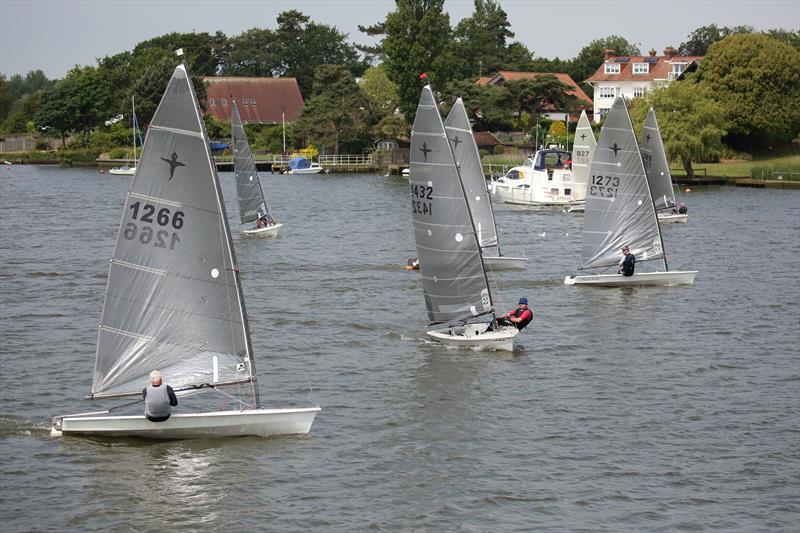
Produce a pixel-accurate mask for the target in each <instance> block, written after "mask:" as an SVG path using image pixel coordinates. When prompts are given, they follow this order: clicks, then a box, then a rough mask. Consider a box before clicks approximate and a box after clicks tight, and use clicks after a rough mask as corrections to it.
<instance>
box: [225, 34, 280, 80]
mask: <svg viewBox="0 0 800 533" xmlns="http://www.w3.org/2000/svg"><path fill="white" fill-rule="evenodd" d="M278 48H279V42H278V37H277V36H276V35H275V32H274V31H272V30H264V29H260V28H252V29H249V30H247V31H244V32H242V33H241V34H240V35H237V36H235V37H231V38H230V39H228V44H227V53H226V60H225V64H224V65H223V67H222V73H223V75H225V76H264V77H270V76H273V75H276V74H278V72H279V70H280V68H281V62H280V57H281V54H280V50H279V49H278Z"/></svg>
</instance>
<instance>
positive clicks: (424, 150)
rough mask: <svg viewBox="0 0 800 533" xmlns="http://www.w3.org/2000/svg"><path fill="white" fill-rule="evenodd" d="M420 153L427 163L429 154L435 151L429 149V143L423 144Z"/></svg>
mask: <svg viewBox="0 0 800 533" xmlns="http://www.w3.org/2000/svg"><path fill="white" fill-rule="evenodd" d="M419 151H420V152H422V157H424V158H425V161H427V160H428V154H429V153H430V152H433V150H431V149H430V148H428V143H422V148H420V149H419Z"/></svg>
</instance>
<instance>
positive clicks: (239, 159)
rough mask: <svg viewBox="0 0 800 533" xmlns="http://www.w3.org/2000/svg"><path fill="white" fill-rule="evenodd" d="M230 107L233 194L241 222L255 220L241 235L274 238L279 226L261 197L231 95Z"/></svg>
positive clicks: (264, 198) (251, 154)
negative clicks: (231, 103)
mask: <svg viewBox="0 0 800 533" xmlns="http://www.w3.org/2000/svg"><path fill="white" fill-rule="evenodd" d="M231 102H233V107H232V108H231V136H232V142H231V145H232V146H233V172H234V174H236V195H237V197H238V198H239V219H240V220H241V221H242V224H249V223H252V222H256V221H263V220H264V219H265V218H266V223H265V224H263V225H262V222H259V223H258V226H257V227H255V228H251V229H246V230H243V231H242V233H243V234H244V235H258V236H261V237H274V236H276V235H277V234H278V230H279V229H280V228H281V226H283V224H279V223H277V222H275V220H274V219H273V218H272V214H271V213H270V211H269V205H268V204H267V199H266V197H265V196H264V189H263V188H262V187H261V180H259V179H258V171H257V170H256V162H255V160H254V159H253V152H252V150H250V143H249V142H248V141H247V134H246V133H245V132H244V126H243V125H242V118H241V117H240V116H239V108H238V107H237V106H236V100H235V99H234V98H231Z"/></svg>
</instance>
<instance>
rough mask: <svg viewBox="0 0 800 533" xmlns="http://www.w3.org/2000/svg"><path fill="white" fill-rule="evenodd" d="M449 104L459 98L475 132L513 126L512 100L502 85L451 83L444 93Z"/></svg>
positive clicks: (505, 128)
mask: <svg viewBox="0 0 800 533" xmlns="http://www.w3.org/2000/svg"><path fill="white" fill-rule="evenodd" d="M445 95H446V96H445V99H446V102H447V103H448V107H449V104H451V103H452V102H454V101H455V99H456V98H459V97H461V98H462V99H463V101H464V108H465V109H466V111H467V115H468V116H469V118H470V120H471V121H474V123H473V129H474V130H475V131H491V130H495V131H496V130H508V129H511V128H512V125H513V115H512V109H514V104H513V99H512V96H511V93H510V92H509V90H508V89H507V88H506V87H505V86H502V85H477V84H476V83H474V82H472V81H470V80H461V81H456V82H453V83H451V84H450V85H449V86H448V88H447V91H446V93H445Z"/></svg>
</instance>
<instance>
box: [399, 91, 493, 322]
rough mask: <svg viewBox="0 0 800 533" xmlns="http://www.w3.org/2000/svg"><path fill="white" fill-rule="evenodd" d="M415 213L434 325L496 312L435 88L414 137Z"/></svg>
mask: <svg viewBox="0 0 800 533" xmlns="http://www.w3.org/2000/svg"><path fill="white" fill-rule="evenodd" d="M410 166H411V175H410V185H411V212H412V219H413V224H414V238H415V240H416V243H417V254H418V257H419V260H420V273H421V275H422V286H423V290H424V293H425V305H426V307H427V309H428V320H429V322H430V323H431V324H437V323H442V322H448V321H459V320H465V319H467V318H471V317H474V316H479V315H482V314H486V313H491V312H493V311H494V309H493V307H492V299H491V294H490V292H489V282H488V280H487V278H486V272H485V270H484V268H483V260H482V259H481V251H480V247H479V245H478V241H477V237H476V234H475V227H474V225H473V222H472V216H471V215H470V210H469V205H468V204H467V201H466V198H465V193H464V187H463V186H462V184H461V179H460V178H459V174H458V169H457V168H456V164H455V160H454V159H453V152H452V149H451V147H450V142H449V141H448V139H447V135H446V133H445V129H444V124H443V123H442V118H441V116H440V115H439V110H438V109H437V107H436V102H435V100H434V98H433V92H432V91H431V88H430V86H425V87H424V88H423V89H422V94H421V96H420V100H419V106H418V107H417V116H416V118H415V119H414V126H413V128H412V131H411V161H410Z"/></svg>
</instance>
